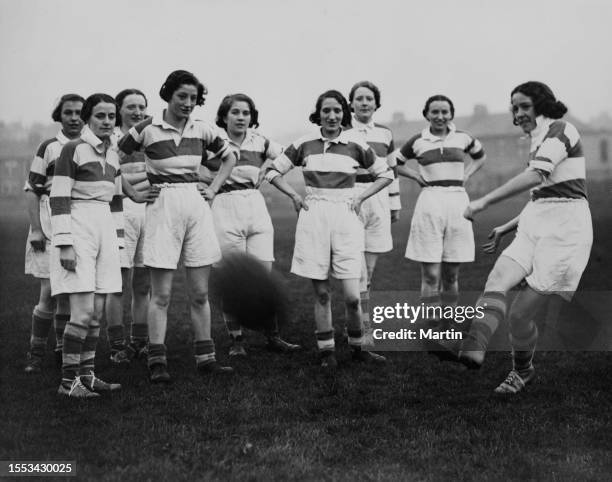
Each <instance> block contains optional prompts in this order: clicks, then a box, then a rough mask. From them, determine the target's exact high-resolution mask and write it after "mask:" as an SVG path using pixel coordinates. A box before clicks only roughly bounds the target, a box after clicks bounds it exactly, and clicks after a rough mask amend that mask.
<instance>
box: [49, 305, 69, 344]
mask: <svg viewBox="0 0 612 482" xmlns="http://www.w3.org/2000/svg"><path fill="white" fill-rule="evenodd" d="M69 321H70V313H55V316H54V317H53V326H54V328H55V351H62V347H63V346H64V330H65V329H66V323H68V322H69Z"/></svg>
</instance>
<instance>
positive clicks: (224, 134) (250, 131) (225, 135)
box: [219, 127, 256, 149]
mask: <svg viewBox="0 0 612 482" xmlns="http://www.w3.org/2000/svg"><path fill="white" fill-rule="evenodd" d="M255 136H256V134H255V132H254V131H253V129H251V128H249V129H247V131H246V135H245V136H244V139H243V140H242V144H238V143H237V142H235V141H233V140H232V139H230V136H229V134H228V133H227V131H226V130H225V129H223V128H221V127H219V137H221V139H223V140H226V141H227V142H228V143H229V144H230V145H232V146H234V147H236V148H237V149H240V147H241V146H243V145H245V144H246V143H247V142H249V141H250V140H251V139H252V138H253V137H255Z"/></svg>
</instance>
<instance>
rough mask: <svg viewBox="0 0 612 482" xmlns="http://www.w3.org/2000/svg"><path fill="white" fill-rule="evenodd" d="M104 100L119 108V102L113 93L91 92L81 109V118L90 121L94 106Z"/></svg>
mask: <svg viewBox="0 0 612 482" xmlns="http://www.w3.org/2000/svg"><path fill="white" fill-rule="evenodd" d="M102 102H105V103H108V104H113V105H114V106H115V109H116V108H117V103H116V102H115V99H114V97H113V96H112V95H108V94H101V93H97V94H91V95H90V96H89V97H87V99H85V103H84V104H83V108H82V109H81V119H83V122H85V123H87V122H88V121H89V118H90V117H91V113H92V112H93V108H94V107H95V106H97V105H98V104H100V103H102Z"/></svg>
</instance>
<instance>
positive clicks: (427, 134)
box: [421, 122, 457, 142]
mask: <svg viewBox="0 0 612 482" xmlns="http://www.w3.org/2000/svg"><path fill="white" fill-rule="evenodd" d="M447 126H448V134H447V135H446V137H448V136H450V135H451V134H453V133H454V132H455V131H456V130H457V127H456V126H455V124H454V123H453V122H449V123H448V124H447ZM421 137H422V138H423V139H426V140H428V141H431V142H442V141H444V139H446V137H440V136H437V135H435V134H432V132H431V131H430V130H429V126H428V127H426V128H425V129H423V130H422V131H421Z"/></svg>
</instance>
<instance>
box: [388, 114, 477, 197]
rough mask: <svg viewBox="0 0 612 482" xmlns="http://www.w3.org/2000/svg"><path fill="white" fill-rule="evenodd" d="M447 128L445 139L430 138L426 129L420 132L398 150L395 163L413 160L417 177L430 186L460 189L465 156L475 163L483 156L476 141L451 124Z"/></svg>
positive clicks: (433, 136) (432, 136)
mask: <svg viewBox="0 0 612 482" xmlns="http://www.w3.org/2000/svg"><path fill="white" fill-rule="evenodd" d="M448 127H449V133H448V135H447V136H446V137H438V136H436V135H434V134H432V133H431V131H430V130H429V127H426V128H425V129H423V130H422V131H421V132H420V133H419V134H417V135H415V136H414V137H412V138H411V139H409V140H408V142H406V143H405V144H404V145H403V146H402V148H401V149H400V150H399V154H398V156H397V163H398V164H400V165H403V164H405V163H406V162H407V161H408V160H409V159H416V160H417V162H418V164H419V174H420V175H421V177H422V178H423V179H424V180H425V181H427V183H428V184H429V185H430V186H445V187H447V186H463V179H464V177H465V176H464V174H465V162H466V160H467V156H470V157H471V158H472V159H474V160H478V159H482V157H483V156H484V155H485V152H484V149H483V148H482V144H481V143H480V142H479V141H478V139H475V138H474V137H472V136H471V135H469V134H468V133H467V132H463V131H459V130H457V129H456V127H455V126H454V124H452V123H449V124H448Z"/></svg>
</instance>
